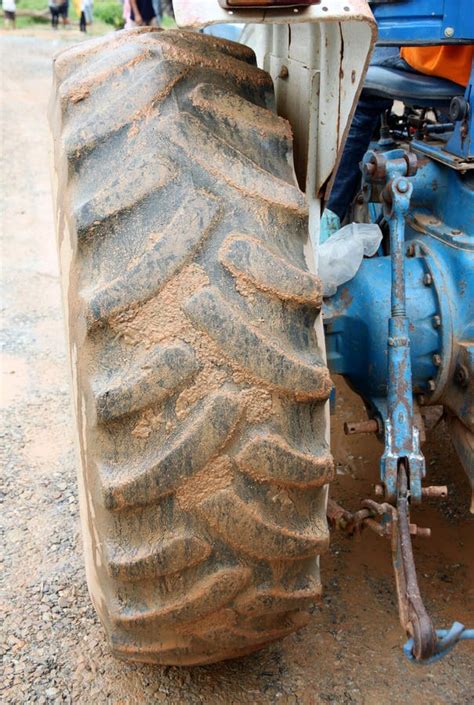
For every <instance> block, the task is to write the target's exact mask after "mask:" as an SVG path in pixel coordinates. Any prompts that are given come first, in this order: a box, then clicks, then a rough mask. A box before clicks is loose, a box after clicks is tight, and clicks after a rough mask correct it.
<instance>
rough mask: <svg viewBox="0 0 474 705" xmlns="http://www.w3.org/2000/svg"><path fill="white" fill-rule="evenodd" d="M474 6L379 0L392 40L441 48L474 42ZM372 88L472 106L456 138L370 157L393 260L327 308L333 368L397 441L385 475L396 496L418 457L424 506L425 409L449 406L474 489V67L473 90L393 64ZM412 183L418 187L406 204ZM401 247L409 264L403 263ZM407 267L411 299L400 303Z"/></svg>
mask: <svg viewBox="0 0 474 705" xmlns="http://www.w3.org/2000/svg"><path fill="white" fill-rule="evenodd" d="M469 6H470V3H469V2H462V1H461V2H448V1H447V0H446V1H443V0H439V1H438V2H427V1H425V0H419V1H418V2H417V1H414V0H410V1H406V2H389V3H383V2H382V3H374V6H373V9H374V14H375V16H376V18H377V20H378V22H379V38H380V42H381V43H382V44H395V45H407V44H433V45H434V44H445V43H449V44H459V43H463V44H465V43H473V42H474V16H473V13H472V6H471V11H469ZM366 89H368V90H369V91H370V90H373V92H374V95H377V97H385V98H393V97H395V98H400V99H402V101H403V102H404V103H405V104H408V105H412V106H414V107H416V108H427V107H435V108H438V109H441V110H444V112H445V113H448V112H449V109H450V104H451V106H452V103H453V101H454V102H455V103H456V105H455V108H456V109H457V108H458V107H459V108H460V110H455V111H454V114H453V109H452V108H451V118H450V120H451V124H447V125H446V129H445V131H442V130H441V131H440V132H438V131H436V132H435V131H433V132H432V133H430V132H426V134H424V135H422V136H421V138H420V137H419V136H418V135H417V138H415V139H412V140H411V141H410V142H409V144H407V145H403V144H402V145H395V144H393V143H392V144H391V145H390V147H391V149H388V150H387V148H386V145H383V144H382V143H381V144H380V145H379V147H376V148H375V150H373V151H371V152H369V153H368V154H367V155H366V157H365V158H364V160H363V164H362V169H363V174H364V175H363V192H364V197H365V200H366V201H368V202H369V203H378V204H382V209H383V211H384V215H385V220H386V222H387V224H388V226H389V230H390V234H391V235H390V247H389V248H388V251H389V253H388V254H386V255H385V256H377V257H375V258H372V259H366V260H364V261H363V263H362V266H361V268H360V269H359V271H358V273H357V275H356V276H355V277H354V278H353V279H352V280H351V281H349V282H347V283H346V284H345V285H343V286H341V287H340V288H339V290H338V292H337V294H336V295H335V296H333V297H331V299H328V300H327V302H326V309H325V329H326V343H327V351H328V363H329V366H330V369H331V370H332V371H333V372H335V373H340V374H343V375H345V377H346V378H347V379H348V381H349V383H350V384H351V386H352V387H353V388H354V389H355V391H357V392H358V393H359V394H360V395H361V396H362V397H363V399H364V401H365V402H366V405H367V408H368V410H369V414H370V416H371V417H372V418H374V419H375V420H376V421H377V428H378V429H379V433H380V435H381V436H382V437H385V444H386V448H385V453H384V455H383V456H382V460H381V479H382V481H383V483H384V484H385V491H386V492H387V496H388V497H389V498H392V499H393V497H394V494H395V477H396V473H395V471H394V470H393V469H392V470H393V472H392V471H388V470H387V455H388V456H390V454H391V453H393V454H394V457H395V458H396V461H397V462H398V460H399V459H400V457H406V458H407V461H408V462H409V463H410V475H411V495H412V500H415V501H419V500H420V499H421V480H422V477H423V475H424V463H423V461H422V459H421V460H420V458H422V456H421V455H420V448H419V441H418V434H419V428H418V427H417V424H416V423H415V420H414V408H415V409H417V408H418V407H419V408H420V409H421V410H422V409H423V407H424V406H427V405H442V406H443V409H444V413H445V415H446V419H447V422H448V425H449V428H450V430H451V433H452V438H453V442H454V445H455V447H456V449H457V451H458V453H459V456H460V459H461V461H462V463H463V465H464V467H465V469H466V471H467V473H468V475H469V477H470V480H471V483H472V485H473V487H474V139H473V135H474V67H473V69H472V71H471V77H470V81H469V84H468V86H467V87H466V89H465V90H464V89H463V88H462V87H460V86H457V85H456V84H453V83H450V82H448V81H445V80H444V79H438V78H436V77H430V76H423V77H420V76H419V75H417V74H407V73H406V72H405V73H404V72H403V71H397V70H396V69H391V68H381V67H374V68H373V69H370V68H369V72H368V76H367V81H366ZM393 147H397V148H395V149H394V148H393ZM400 147H402V148H400ZM403 147H404V148H403ZM400 179H403V181H404V182H405V181H406V184H407V188H406V191H405V193H404V194H402V193H398V192H397V191H396V198H395V199H394V198H392V194H393V187H394V186H397V184H400V183H401V182H400ZM398 201H400V203H398ZM401 201H403V203H402V202H401ZM397 204H398V205H397ZM378 207H379V208H380V205H379V206H378ZM394 245H396V246H395V249H394ZM397 247H399V248H401V249H402V250H403V259H400V258H398V259H397ZM397 272H398V278H399V284H401V285H402V286H403V290H404V293H403V298H404V301H403V302H400V301H395V302H394V290H395V291H396V290H397V286H398V285H397V283H396V281H395V280H396V274H397ZM394 277H395V279H394ZM400 303H401V304H402V310H397V307H398V309H400ZM394 307H395V308H394ZM401 319H403V321H404V322H403V325H402V322H401ZM400 326H401V327H402V328H400ZM397 329H398V334H397V333H396V330H397ZM402 329H403V330H405V329H406V331H407V335H406V336H405V335H404V334H403V330H402ZM394 330H395V334H394V333H393V331H394ZM400 331H402V332H400ZM405 337H406V340H405ZM397 356H398V357H400V356H401V358H403V362H402V363H401V366H400V364H397V363H396V361H395V358H396V357H397ZM400 375H402V377H403V380H402V382H403V383H402V384H400V379H399V377H400ZM394 395H395V397H396V398H394ZM400 405H401V406H400ZM405 416H407V417H408V418H405ZM418 418H419V415H418ZM394 444H395V450H394V447H393V446H394Z"/></svg>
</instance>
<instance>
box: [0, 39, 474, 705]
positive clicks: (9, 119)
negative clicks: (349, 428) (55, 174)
mask: <svg viewBox="0 0 474 705" xmlns="http://www.w3.org/2000/svg"><path fill="white" fill-rule="evenodd" d="M65 36H68V37H69V39H65V38H64V37H65ZM77 36H78V35H77V34H75V33H70V34H69V35H67V34H66V35H63V38H59V39H58V38H57V37H54V35H53V34H51V33H50V32H49V31H46V30H42V31H38V32H37V33H36V36H35V35H28V34H27V33H25V32H24V33H21V32H18V33H16V34H15V35H14V36H13V35H12V34H5V33H3V35H1V36H0V51H1V59H2V60H1V65H2V73H3V77H2V95H3V99H2V110H1V139H2V164H1V177H0V178H1V181H2V183H1V191H2V197H3V203H2V221H1V222H2V298H1V301H2V333H1V335H2V350H3V352H2V365H1V373H2V377H1V379H2V394H1V399H2V415H3V423H2V431H1V437H2V468H3V481H2V492H1V498H2V502H3V505H2V512H1V523H2V528H3V531H4V534H5V539H4V544H3V545H4V546H5V550H4V551H3V555H2V568H3V569H2V570H1V571H0V575H1V579H2V612H3V615H4V621H3V629H2V636H1V641H0V649H1V652H2V656H3V675H2V676H1V677H0V682H1V686H0V687H2V688H3V691H2V694H1V695H0V700H1V702H3V703H38V704H44V703H81V704H83V703H84V704H87V705H89V704H91V705H96V704H99V705H101V704H102V703H113V704H114V705H119V704H128V703H130V704H138V703H139V704H140V705H141V704H148V703H150V704H151V703H169V704H174V703H189V704H194V703H206V704H212V703H226V704H232V703H239V704H248V703H282V704H286V703H288V704H290V703H291V704H297V703H304V704H310V705H319V704H320V703H336V704H337V705H349V704H350V705H352V704H356V705H385V704H392V703H393V704H395V705H398V704H400V705H402V704H403V705H405V704H406V703H407V702H410V703H412V704H414V705H438V704H441V703H449V705H465V704H466V703H468V702H472V692H473V686H474V683H473V669H472V656H473V653H474V650H473V648H472V645H468V644H463V645H461V646H459V647H458V649H457V651H456V653H453V654H452V655H449V656H448V657H447V658H446V659H445V660H444V661H443V662H441V663H439V664H436V665H434V666H432V667H425V668H421V667H414V666H411V665H410V664H408V663H407V662H406V661H405V660H404V657H403V656H402V654H401V645H402V643H403V635H402V634H401V631H400V629H399V626H398V622H397V614H396V609H395V594H394V588H393V583H392V577H391V568H390V558H389V547H388V544H387V543H385V542H384V540H383V539H381V538H379V537H377V536H375V535H367V536H364V538H363V539H361V540H349V539H346V538H344V537H335V539H334V541H333V543H332V547H331V550H330V553H329V554H328V556H327V557H326V558H325V560H324V564H323V574H324V581H325V586H326V592H325V597H324V600H323V604H322V605H321V606H318V607H315V608H314V610H313V618H312V621H311V623H310V624H309V626H308V627H306V628H305V629H304V630H303V631H301V632H300V633H298V634H296V635H294V636H291V637H289V638H287V639H286V640H285V641H284V642H282V643H281V644H276V645H273V646H271V647H269V648H267V649H265V650H264V651H262V652H260V653H259V654H257V655H255V656H252V657H248V658H245V659H241V660H239V661H235V662H229V663H225V664H218V665H215V666H206V667H201V668H196V669H194V670H193V669H178V668H174V667H167V668H153V667H140V666H128V665H126V664H124V663H122V662H120V661H117V660H115V659H113V658H112V657H111V656H110V655H109V654H108V651H107V646H106V644H105V642H104V638H103V634H102V630H101V628H100V625H99V624H98V622H97V619H96V617H95V615H94V612H93V610H92V608H91V606H90V603H89V599H88V595H87V589H86V586H85V577H84V570H83V565H82V558H81V542H80V535H79V517H78V504H77V497H76V485H75V452H74V446H73V442H72V421H71V414H70V407H69V391H68V376H67V366H66V356H65V348H64V338H63V329H62V314H61V304H60V288H59V279H58V270H57V262H56V252H55V244H54V226H53V217H52V208H51V197H50V190H49V167H48V164H49V156H48V140H49V136H48V129H47V123H46V108H47V101H48V94H49V85H50V73H51V71H50V69H51V56H52V55H53V54H54V52H55V51H57V50H58V48H60V47H61V46H62V45H64V43H65V42H66V41H73V40H74V37H77ZM76 41H77V39H76ZM338 388H339V398H338V409H337V414H336V416H335V417H334V420H333V422H334V446H335V449H336V450H335V454H336V460H337V462H338V479H337V481H336V483H335V488H334V490H333V495H335V496H336V498H340V499H341V500H342V501H343V502H344V503H346V504H347V505H348V506H349V507H350V508H353V509H354V508H356V507H357V506H358V499H359V498H362V497H366V496H369V495H370V492H371V486H372V484H373V482H375V481H376V477H377V459H378V455H379V453H380V447H379V446H378V444H377V442H376V441H375V440H372V439H367V438H364V439H361V438H356V439H350V440H348V439H346V438H344V436H343V435H342V434H341V431H340V427H341V423H342V420H343V419H344V418H349V419H353V420H362V419H363V418H364V413H363V409H362V405H361V403H360V401H359V400H357V399H355V398H354V397H353V396H352V395H351V393H350V392H349V391H348V389H347V388H346V387H345V386H344V385H343V384H342V383H338ZM342 408H344V413H343V411H342ZM435 436H436V437H435V438H432V439H431V440H430V441H429V443H428V444H427V445H426V447H425V452H426V455H427V459H428V467H429V470H430V476H431V478H430V479H431V483H432V484H435V483H441V482H443V483H444V482H446V481H447V482H448V484H449V489H450V499H449V501H448V502H446V503H444V504H443V505H442V506H441V507H440V508H439V509H436V508H435V507H434V505H433V504H430V505H428V506H426V507H425V508H423V510H420V511H419V516H417V520H418V521H419V523H420V524H421V525H427V526H431V527H432V528H433V538H432V539H431V540H430V541H425V542H420V543H419V544H418V545H417V546H416V557H417V561H418V566H419V573H420V581H421V587H422V590H423V592H424V594H425V595H426V602H427V605H428V607H429V609H431V610H432V611H433V614H434V616H435V619H436V622H437V623H438V624H440V625H441V624H443V625H447V624H448V623H450V622H451V621H452V620H453V619H455V618H456V619H459V620H460V621H465V622H466V623H471V625H472V624H473V623H474V616H473V609H472V600H473V566H472V563H473V560H472V559H473V556H474V547H473V543H474V538H473V532H472V519H471V518H470V515H469V512H468V506H469V488H468V483H467V481H466V479H465V477H464V475H463V473H462V471H461V470H460V468H459V465H458V463H457V460H456V458H455V456H454V453H453V451H452V450H451V447H450V444H449V439H448V438H447V436H446V435H445V433H444V430H443V429H442V427H439V428H438V430H437V431H436V434H435ZM448 473H449V476H448ZM447 476H448V477H447Z"/></svg>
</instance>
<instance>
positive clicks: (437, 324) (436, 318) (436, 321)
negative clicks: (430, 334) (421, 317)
mask: <svg viewBox="0 0 474 705" xmlns="http://www.w3.org/2000/svg"><path fill="white" fill-rule="evenodd" d="M432 323H433V328H439V327H440V325H441V316H433V318H432Z"/></svg>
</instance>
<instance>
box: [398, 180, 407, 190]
mask: <svg viewBox="0 0 474 705" xmlns="http://www.w3.org/2000/svg"><path fill="white" fill-rule="evenodd" d="M397 191H398V192H399V193H406V192H407V191H408V181H405V179H400V181H398V182H397Z"/></svg>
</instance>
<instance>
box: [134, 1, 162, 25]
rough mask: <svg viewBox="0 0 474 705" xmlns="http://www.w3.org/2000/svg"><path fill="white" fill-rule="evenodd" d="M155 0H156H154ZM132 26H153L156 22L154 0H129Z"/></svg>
mask: <svg viewBox="0 0 474 705" xmlns="http://www.w3.org/2000/svg"><path fill="white" fill-rule="evenodd" d="M155 1H156V0H155ZM130 6H131V10H132V11H131V13H130V19H131V21H132V23H133V24H132V25H131V26H132V27H145V26H146V27H153V26H156V25H157V23H158V18H157V13H156V10H155V7H154V0H130Z"/></svg>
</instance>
